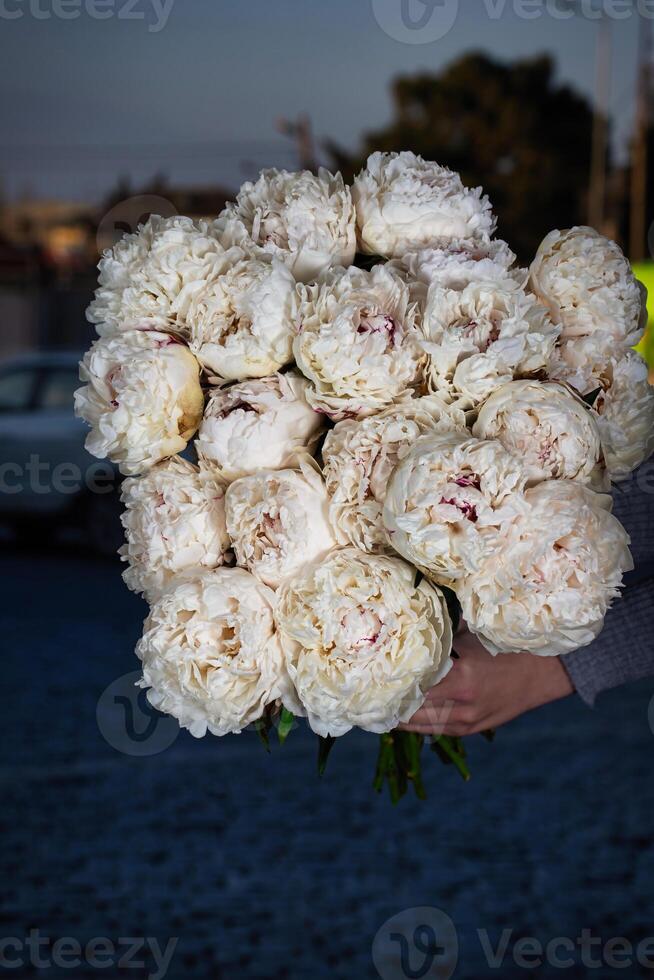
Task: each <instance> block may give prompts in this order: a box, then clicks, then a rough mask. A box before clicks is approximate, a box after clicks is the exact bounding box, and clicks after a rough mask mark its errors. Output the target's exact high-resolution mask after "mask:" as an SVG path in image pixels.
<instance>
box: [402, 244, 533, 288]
mask: <svg viewBox="0 0 654 980" xmlns="http://www.w3.org/2000/svg"><path fill="white" fill-rule="evenodd" d="M515 259H516V257H515V253H514V252H512V251H511V249H510V248H509V246H508V245H507V244H506V242H503V241H502V240H501V239H499V238H495V239H492V240H489V241H475V239H474V238H464V239H454V240H453V241H450V242H443V243H442V244H440V245H434V246H432V247H428V248H421V249H418V250H417V251H415V252H407V253H406V254H404V255H403V256H402V257H401V258H400V259H397V260H395V261H396V262H397V264H398V266H399V268H401V269H403V270H405V271H406V272H408V274H409V275H410V276H412V277H413V278H414V279H417V280H418V281H420V282H422V283H424V284H425V285H427V286H430V285H431V284H432V283H433V282H435V283H438V285H439V286H444V287H446V288H447V289H463V288H464V287H465V286H468V285H470V283H471V282H478V281H479V280H483V281H486V282H494V281H495V280H503V279H506V278H507V276H509V277H511V278H513V279H515V281H516V282H517V283H518V285H519V286H524V285H525V283H526V281H527V278H528V276H529V271H528V270H527V269H512V266H513V263H514V262H515Z"/></svg>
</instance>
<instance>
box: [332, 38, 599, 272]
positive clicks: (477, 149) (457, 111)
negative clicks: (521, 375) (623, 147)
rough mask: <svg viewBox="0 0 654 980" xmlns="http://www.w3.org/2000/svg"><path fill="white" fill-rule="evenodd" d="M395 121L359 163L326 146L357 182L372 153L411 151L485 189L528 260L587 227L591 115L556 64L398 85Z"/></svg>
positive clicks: (456, 69)
mask: <svg viewBox="0 0 654 980" xmlns="http://www.w3.org/2000/svg"><path fill="white" fill-rule="evenodd" d="M393 101H394V119H393V121H392V122H391V123H390V125H389V126H387V127H386V128H385V129H381V130H379V131H377V132H371V133H367V134H365V136H364V142H363V152H362V154H361V156H360V157H358V156H350V155H348V154H347V153H346V152H344V151H343V150H342V149H341V148H339V147H338V146H336V145H335V144H333V143H330V144H328V145H327V149H328V151H329V152H330V154H331V156H332V158H333V160H334V162H335V164H336V165H338V167H339V168H340V169H341V170H342V171H343V174H344V176H346V177H348V178H351V177H352V176H353V175H354V174H355V173H356V172H357V170H359V169H360V167H361V166H362V164H363V162H364V161H365V159H366V157H367V155H368V154H369V153H371V152H372V151H373V150H413V151H414V152H415V153H419V154H421V155H422V156H423V157H425V158H426V159H429V160H437V161H438V162H439V163H441V164H445V165H447V166H448V167H451V168H452V169H453V170H458V171H459V173H460V174H461V177H462V179H463V181H464V183H465V184H467V185H469V186H477V185H479V184H481V185H482V186H483V187H484V190H485V191H486V192H487V193H488V195H489V197H490V199H491V201H492V203H493V206H494V209H495V212H496V213H497V215H498V219H499V224H498V234H499V235H500V236H501V237H502V238H505V239H506V240H507V241H508V242H509V244H510V245H511V247H512V248H513V249H514V250H515V251H516V252H517V253H518V256H519V257H520V258H521V259H522V260H523V261H529V260H530V259H531V258H532V257H533V254H534V252H535V250H536V248H537V246H538V244H539V242H540V241H541V239H542V238H543V236H544V235H545V234H546V233H547V232H548V231H549V230H550V229H552V228H556V227H559V228H561V227H563V228H566V227H570V226H571V225H573V224H579V223H583V222H584V221H585V212H586V200H585V198H586V193H587V188H588V173H589V168H590V149H591V131H592V109H591V106H590V104H589V102H588V101H587V100H586V99H585V98H584V97H583V96H580V95H579V94H577V93H576V92H575V91H574V90H573V89H572V88H570V86H568V85H561V84H559V83H558V82H557V81H556V79H555V65H554V62H553V60H552V59H551V58H550V57H549V56H548V55H543V56H539V57H537V58H534V59H530V60H525V61H516V62H513V63H508V64H507V63H503V62H500V61H497V60H495V59H493V58H490V57H488V56H487V55H485V54H481V53H472V54H468V55H465V56H464V57H462V58H460V59H459V60H458V61H455V62H454V63H453V64H451V65H449V66H448V67H447V68H445V69H444V70H443V71H442V72H441V73H439V74H438V75H436V74H431V73H422V74H418V75H414V76H401V77H399V78H397V79H396V80H395V82H394V83H393Z"/></svg>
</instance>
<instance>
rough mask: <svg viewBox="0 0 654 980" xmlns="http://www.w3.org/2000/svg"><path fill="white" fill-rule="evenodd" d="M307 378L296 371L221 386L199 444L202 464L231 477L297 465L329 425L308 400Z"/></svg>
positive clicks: (211, 400) (209, 407) (224, 477)
mask: <svg viewBox="0 0 654 980" xmlns="http://www.w3.org/2000/svg"><path fill="white" fill-rule="evenodd" d="M308 387H309V383H308V381H306V380H305V379H304V378H302V377H301V376H300V375H299V374H297V373H296V372H295V371H289V372H288V373H286V374H275V375H273V376H272V377H270V378H262V379H261V380H259V381H244V382H243V383H242V384H237V385H232V386H231V387H230V388H224V389H220V388H217V389H215V391H214V392H213V394H212V395H211V396H210V398H209V401H208V402H207V407H206V409H205V413H204V419H203V421H202V424H201V426H200V431H199V433H198V438H197V440H196V443H195V447H196V449H197V453H198V457H199V458H200V461H201V463H202V465H203V466H205V467H206V468H208V469H210V470H213V471H215V472H216V474H217V475H218V476H219V477H220V479H222V480H224V481H226V482H230V481H232V480H236V479H238V477H240V476H247V474H249V473H254V472H256V470H259V469H270V470H279V469H284V468H286V467H289V466H291V467H292V466H295V465H296V464H297V462H298V460H299V459H301V458H302V457H304V456H307V455H310V453H311V451H312V450H313V448H314V446H315V444H316V442H317V441H318V438H319V437H320V434H321V432H322V431H323V430H324V428H325V419H324V417H323V416H321V415H319V414H318V413H317V412H314V411H313V409H312V408H311V407H310V406H309V405H308V404H307V399H306V393H307V388H308Z"/></svg>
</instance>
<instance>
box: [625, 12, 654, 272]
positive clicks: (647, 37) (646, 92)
mask: <svg viewBox="0 0 654 980" xmlns="http://www.w3.org/2000/svg"><path fill="white" fill-rule="evenodd" d="M651 57H652V30H651V23H650V22H649V21H648V20H646V19H645V18H644V17H640V18H639V27H638V67H637V70H636V116H635V124H634V136H633V141H632V148H631V188H630V200H629V204H630V207H629V258H630V259H631V261H632V262H639V261H640V260H641V259H644V258H645V257H646V255H647V242H646V238H647V136H648V129H649V125H650V123H651V121H652V120H651V101H652V66H651Z"/></svg>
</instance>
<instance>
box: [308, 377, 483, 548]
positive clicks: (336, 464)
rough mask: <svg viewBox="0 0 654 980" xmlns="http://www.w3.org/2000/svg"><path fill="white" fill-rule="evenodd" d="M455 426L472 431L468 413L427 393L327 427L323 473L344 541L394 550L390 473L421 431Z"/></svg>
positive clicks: (463, 430) (462, 432)
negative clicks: (387, 510)
mask: <svg viewBox="0 0 654 980" xmlns="http://www.w3.org/2000/svg"><path fill="white" fill-rule="evenodd" d="M453 429H455V430H458V432H459V433H461V434H463V435H464V436H465V435H467V432H466V416H465V413H464V412H462V411H460V410H458V409H456V408H454V407H453V406H451V405H447V404H446V403H445V402H443V401H442V400H441V399H440V398H439V397H438V396H437V395H427V396H425V397H424V398H415V399H413V400H412V401H410V402H407V403H406V405H395V406H393V407H392V408H388V409H386V410H385V411H384V412H381V413H380V414H379V415H373V416H372V418H366V419H362V420H361V421H359V422H357V421H353V420H350V419H346V420H345V421H343V422H339V423H338V424H337V425H336V427H335V428H334V429H332V430H331V431H330V432H328V433H327V438H326V439H325V442H324V444H323V448H322V458H323V463H324V469H323V475H324V477H325V481H326V483H327V490H328V492H329V495H330V497H331V504H330V515H331V520H332V524H333V526H334V528H335V529H336V533H337V534H338V535H339V538H340V540H341V543H343V544H353V545H356V547H357V548H361V550H362V551H366V552H370V553H373V554H383V553H387V552H392V549H391V547H390V544H389V541H388V535H387V534H386V531H385V529H384V525H383V522H382V506H383V503H384V500H385V498H386V489H387V487H388V482H389V480H390V478H391V474H392V472H393V470H394V468H395V466H396V465H397V463H398V462H399V461H400V460H401V459H403V458H404V457H405V456H406V454H407V453H408V452H409V451H410V449H411V448H412V446H413V444H414V443H415V441H416V439H418V438H419V437H420V436H422V435H425V434H426V433H429V432H432V433H436V432H447V431H451V430H453Z"/></svg>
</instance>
